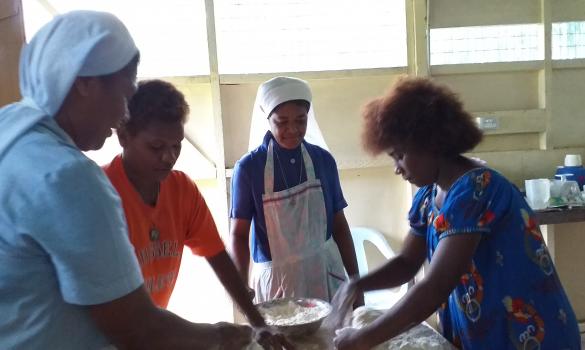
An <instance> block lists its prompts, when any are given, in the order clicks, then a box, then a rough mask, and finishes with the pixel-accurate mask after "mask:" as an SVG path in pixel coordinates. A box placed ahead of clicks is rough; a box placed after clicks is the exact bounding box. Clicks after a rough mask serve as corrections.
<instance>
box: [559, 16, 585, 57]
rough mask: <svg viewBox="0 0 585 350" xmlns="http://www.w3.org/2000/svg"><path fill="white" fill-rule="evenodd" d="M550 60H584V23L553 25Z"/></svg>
mask: <svg viewBox="0 0 585 350" xmlns="http://www.w3.org/2000/svg"><path fill="white" fill-rule="evenodd" d="M552 58H553V60H567V59H573V58H585V21H584V22H563V23H553V25H552Z"/></svg>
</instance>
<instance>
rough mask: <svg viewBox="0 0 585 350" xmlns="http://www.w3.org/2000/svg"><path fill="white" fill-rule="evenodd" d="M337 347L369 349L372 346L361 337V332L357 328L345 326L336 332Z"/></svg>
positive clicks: (341, 349) (343, 349)
mask: <svg viewBox="0 0 585 350" xmlns="http://www.w3.org/2000/svg"><path fill="white" fill-rule="evenodd" d="M335 334H336V335H335V338H334V339H333V342H334V343H335V349H337V350H369V349H371V346H370V345H369V344H367V342H366V341H365V340H364V339H361V338H362V337H360V333H359V331H358V330H357V329H355V328H343V329H340V330H338V331H337V332H335Z"/></svg>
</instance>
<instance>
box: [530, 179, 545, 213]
mask: <svg viewBox="0 0 585 350" xmlns="http://www.w3.org/2000/svg"><path fill="white" fill-rule="evenodd" d="M524 186H525V187H526V199H527V200H528V204H529V205H530V207H531V208H532V209H535V210H537V209H544V208H546V207H547V206H548V200H549V199H550V180H549V179H531V180H526V181H524Z"/></svg>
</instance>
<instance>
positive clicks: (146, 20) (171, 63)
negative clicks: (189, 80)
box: [23, 0, 209, 77]
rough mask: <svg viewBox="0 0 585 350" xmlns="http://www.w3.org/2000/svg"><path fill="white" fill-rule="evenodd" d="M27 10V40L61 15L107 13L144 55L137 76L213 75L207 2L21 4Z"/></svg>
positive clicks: (63, 0)
mask: <svg viewBox="0 0 585 350" xmlns="http://www.w3.org/2000/svg"><path fill="white" fill-rule="evenodd" d="M41 3H42V4H43V5H41ZM23 6H24V12H23V13H24V23H25V31H26V37H27V38H31V37H32V36H33V35H34V34H35V33H36V32H37V31H38V30H39V28H40V27H41V26H42V25H44V24H45V23H47V22H48V21H49V20H50V19H51V18H52V17H53V15H56V14H58V13H63V12H67V11H71V10H81V9H84V10H89V9H91V10H98V11H107V12H111V13H113V14H115V15H116V16H118V17H119V18H120V19H121V20H122V21H123V22H124V24H126V26H127V27H128V30H129V31H130V33H131V34H132V37H133V38H134V40H135V41H136V46H138V48H139V49H140V51H141V61H140V66H139V67H138V75H139V76H141V77H170V76H192V75H209V56H208V50H207V29H206V17H205V2H204V1H192V0H167V1H154V0H142V1H141V0H124V1H119V0H50V1H43V2H40V1H36V0H23Z"/></svg>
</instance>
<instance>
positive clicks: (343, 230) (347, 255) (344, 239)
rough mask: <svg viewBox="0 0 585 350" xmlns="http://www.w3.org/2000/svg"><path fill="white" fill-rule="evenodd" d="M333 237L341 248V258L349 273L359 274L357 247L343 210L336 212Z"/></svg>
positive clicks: (352, 274)
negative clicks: (354, 244)
mask: <svg viewBox="0 0 585 350" xmlns="http://www.w3.org/2000/svg"><path fill="white" fill-rule="evenodd" d="M332 237H333V239H334V240H335V243H336V244H337V247H338V248H339V253H340V254H341V260H342V262H343V266H344V267H345V270H346V271H347V274H348V275H349V276H359V270H358V264H357V257H356V255H355V247H354V246H353V240H352V239H351V231H350V229H349V225H348V224H347V220H346V219H345V215H344V213H343V211H339V212H337V213H336V214H335V217H334V220H333V233H332Z"/></svg>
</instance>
